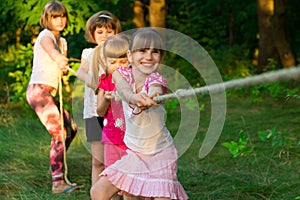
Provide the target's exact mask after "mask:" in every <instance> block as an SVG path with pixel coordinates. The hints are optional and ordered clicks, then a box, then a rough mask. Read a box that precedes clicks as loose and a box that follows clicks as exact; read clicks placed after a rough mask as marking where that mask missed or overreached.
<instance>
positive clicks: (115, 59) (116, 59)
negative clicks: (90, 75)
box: [106, 57, 127, 62]
mask: <svg viewBox="0 0 300 200" xmlns="http://www.w3.org/2000/svg"><path fill="white" fill-rule="evenodd" d="M106 60H107V61H109V62H118V61H127V57H122V58H112V57H107V58H106Z"/></svg>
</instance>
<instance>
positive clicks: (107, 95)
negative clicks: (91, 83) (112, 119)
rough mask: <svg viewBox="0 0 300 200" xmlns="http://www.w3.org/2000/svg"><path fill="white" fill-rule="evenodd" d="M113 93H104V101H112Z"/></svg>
mask: <svg viewBox="0 0 300 200" xmlns="http://www.w3.org/2000/svg"><path fill="white" fill-rule="evenodd" d="M113 93H114V92H111V91H105V92H104V99H105V100H106V101H111V100H112V99H113Z"/></svg>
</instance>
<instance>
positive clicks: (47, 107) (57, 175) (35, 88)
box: [26, 84, 77, 182]
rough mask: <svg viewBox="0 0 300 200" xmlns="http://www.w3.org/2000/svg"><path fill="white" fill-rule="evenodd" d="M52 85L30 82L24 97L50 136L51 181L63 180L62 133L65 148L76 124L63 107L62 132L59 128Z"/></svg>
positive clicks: (72, 137)
mask: <svg viewBox="0 0 300 200" xmlns="http://www.w3.org/2000/svg"><path fill="white" fill-rule="evenodd" d="M52 90H53V88H52V87H50V86H47V85H42V84H31V85H29V86H28V88H27V92H26V97H27V101H28V103H29V105H30V106H31V107H32V109H33V110H34V111H35V112H36V114H37V116H38V117H39V119H40V121H41V122H42V124H43V125H44V126H45V127H46V129H47V131H48V132H49V134H50V135H51V136H52V140H51V148H50V166H51V174H52V181H53V182H55V181H60V180H64V176H63V163H64V153H65V152H64V146H63V140H64V133H65V135H66V138H65V145H66V149H68V147H69V146H70V144H71V142H72V140H73V139H74V137H75V135H76V132H77V126H76V124H75V123H74V121H73V120H72V118H71V117H70V115H69V113H68V112H67V111H66V110H65V109H63V112H64V113H63V116H64V132H62V130H61V119H60V111H59V103H58V102H57V101H56V100H55V99H54V97H53V96H52V95H51V91H52Z"/></svg>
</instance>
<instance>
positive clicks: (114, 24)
mask: <svg viewBox="0 0 300 200" xmlns="http://www.w3.org/2000/svg"><path fill="white" fill-rule="evenodd" d="M97 27H99V28H101V27H105V28H109V29H112V30H114V31H115V33H116V34H118V33H120V32H121V31H122V28H121V24H120V20H119V19H118V18H117V17H116V16H115V15H113V14H112V13H111V12H109V11H106V10H103V11H99V12H97V13H95V14H94V15H92V16H91V17H90V18H89V19H88V21H87V22H86V25H85V34H84V37H85V39H86V40H87V41H88V42H90V43H94V44H97V42H96V40H95V35H94V33H95V30H96V28H97Z"/></svg>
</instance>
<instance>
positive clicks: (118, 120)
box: [98, 74, 125, 144]
mask: <svg viewBox="0 0 300 200" xmlns="http://www.w3.org/2000/svg"><path fill="white" fill-rule="evenodd" d="M98 87H99V88H101V89H103V90H104V91H116V87H115V84H114V83H113V80H112V75H111V74H109V75H108V76H106V77H104V78H103V77H102V76H100V80H99V86H98ZM103 125H104V127H103V130H102V140H101V142H103V143H108V144H124V142H123V139H124V133H125V119H124V112H123V106H122V102H121V101H116V100H112V101H111V103H110V105H109V107H108V109H107V113H106V114H105V116H104V120H103Z"/></svg>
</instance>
